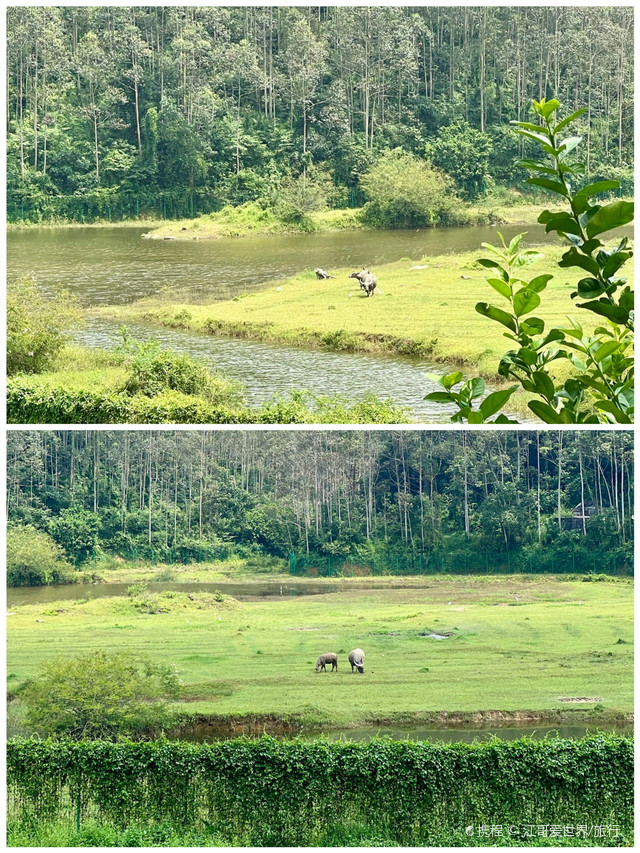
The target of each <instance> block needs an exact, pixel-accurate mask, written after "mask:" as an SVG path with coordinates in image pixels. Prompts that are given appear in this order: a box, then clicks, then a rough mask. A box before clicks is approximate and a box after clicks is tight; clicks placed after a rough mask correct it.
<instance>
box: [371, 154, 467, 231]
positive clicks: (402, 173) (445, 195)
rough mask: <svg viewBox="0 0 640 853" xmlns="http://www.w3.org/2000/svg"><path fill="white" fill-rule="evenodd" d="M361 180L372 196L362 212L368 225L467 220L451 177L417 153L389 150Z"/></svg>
mask: <svg viewBox="0 0 640 853" xmlns="http://www.w3.org/2000/svg"><path fill="white" fill-rule="evenodd" d="M360 183H361V186H362V188H363V190H364V192H365V194H366V196H367V198H368V201H367V203H366V204H365V206H364V209H363V211H362V216H363V221H364V222H365V223H366V224H367V225H372V226H374V227H378V228H423V227H428V226H431V225H460V224H462V223H463V222H464V217H465V214H464V211H463V208H462V203H461V201H460V199H458V198H457V197H456V194H455V188H454V185H453V181H452V180H451V178H448V177H447V176H446V175H444V174H443V173H442V172H439V171H438V170H437V169H434V168H433V167H432V166H430V165H429V164H428V163H427V162H426V161H424V160H420V159H419V158H418V157H415V156H414V155H413V154H407V153H405V152H403V151H400V150H399V149H396V150H394V151H388V152H387V153H386V154H383V156H382V157H381V158H380V159H379V160H378V162H377V163H376V164H375V165H374V166H373V167H372V168H371V169H370V170H369V171H368V172H367V173H366V175H363V177H362V178H361V181H360Z"/></svg>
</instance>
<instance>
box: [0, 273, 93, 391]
mask: <svg viewBox="0 0 640 853" xmlns="http://www.w3.org/2000/svg"><path fill="white" fill-rule="evenodd" d="M79 319H80V313H79V311H78V309H77V306H76V304H75V302H74V301H73V299H72V298H71V297H70V296H69V294H68V293H66V292H65V291H59V292H57V293H56V294H55V295H54V296H53V297H51V298H48V299H47V298H46V297H45V296H43V294H42V293H41V292H40V291H39V290H38V287H37V285H36V282H35V280H34V279H33V278H31V277H26V278H22V279H19V280H18V281H12V282H9V284H8V285H7V375H8V376H12V375H13V374H15V373H41V372H42V371H43V370H46V369H47V368H48V367H50V365H51V364H52V362H53V360H54V359H55V357H56V356H57V355H58V353H59V352H60V350H61V349H62V347H63V346H64V345H65V343H66V341H67V332H68V330H69V329H70V328H71V327H72V326H73V325H74V324H75V323H77V322H78V320H79Z"/></svg>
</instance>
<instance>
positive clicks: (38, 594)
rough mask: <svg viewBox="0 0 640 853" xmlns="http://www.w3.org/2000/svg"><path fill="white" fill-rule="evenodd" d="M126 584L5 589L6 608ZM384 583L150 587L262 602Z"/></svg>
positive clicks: (108, 592)
mask: <svg viewBox="0 0 640 853" xmlns="http://www.w3.org/2000/svg"><path fill="white" fill-rule="evenodd" d="M129 586H130V584H129V583H91V584H52V585H51V586H21V587H8V588H7V606H8V607H9V608H11V607H18V606H19V605H21V604H49V603H50V602H52V601H70V600H73V599H77V598H105V597H106V596H113V595H126V594H127V589H128V587H129ZM387 586H388V584H387V583H384V584H383V583H376V581H374V580H371V581H362V580H360V581H356V582H354V583H350V582H349V581H348V580H341V581H340V583H331V581H324V582H315V583H314V582H313V581H311V582H304V583H295V582H293V583H288V582H282V581H273V580H265V581H251V582H244V583H243V582H241V581H240V582H238V581H215V583H207V582H199V581H198V582H193V583H178V582H169V583H152V584H150V590H151V591H152V592H165V591H167V590H173V591H175V592H185V593H189V592H216V591H218V590H219V591H220V592H222V593H224V594H225V595H231V596H233V597H234V598H237V599H238V601H258V600H260V599H264V598H280V597H281V596H299V595H327V594H329V593H333V592H342V591H346V590H349V589H384V588H386V587H387ZM403 586H405V587H406V588H408V589H420V588H422V587H423V586H424V584H423V585H422V587H421V585H420V583H419V582H418V583H415V582H414V583H413V584H412V583H407V584H403Z"/></svg>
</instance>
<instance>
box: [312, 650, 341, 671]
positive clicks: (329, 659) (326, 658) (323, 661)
mask: <svg viewBox="0 0 640 853" xmlns="http://www.w3.org/2000/svg"><path fill="white" fill-rule="evenodd" d="M328 663H330V664H331V672H333V670H334V669H335V670H336V671H337V669H338V655H336V654H334V653H333V652H329V653H328V654H326V655H320V657H319V658H318V660H317V662H316V672H326V671H327V664H328Z"/></svg>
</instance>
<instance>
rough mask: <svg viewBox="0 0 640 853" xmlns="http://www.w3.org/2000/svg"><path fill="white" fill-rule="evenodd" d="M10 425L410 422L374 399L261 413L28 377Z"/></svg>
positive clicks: (288, 405)
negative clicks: (80, 387)
mask: <svg viewBox="0 0 640 853" xmlns="http://www.w3.org/2000/svg"><path fill="white" fill-rule="evenodd" d="M7 420H8V422H9V423H12V424H43V423H44V424H107V423H111V424H118V423H119V424H126V423H129V424H251V423H258V424H295V423H300V424H305V423H406V422H408V412H407V411H405V410H404V409H402V408H401V407H399V406H396V405H395V404H393V403H390V402H389V401H381V400H378V399H377V398H375V397H373V396H370V397H367V398H365V399H364V400H362V401H361V402H359V403H354V404H349V403H348V402H347V401H345V400H344V399H341V398H339V397H323V396H320V397H316V396H314V395H313V394H310V393H308V392H305V391H292V392H291V393H290V394H289V395H288V396H286V397H282V396H279V395H275V396H274V397H273V398H272V399H271V400H269V401H268V402H266V403H264V404H263V405H262V406H261V407H260V408H258V409H250V408H245V407H240V406H230V405H229V406H226V405H223V404H220V403H216V404H212V403H208V402H207V401H206V400H203V399H202V398H201V397H193V396H189V395H187V394H183V393H181V392H180V391H164V392H163V393H162V394H157V395H156V396H155V397H146V396H145V395H144V394H136V395H134V396H129V395H127V394H124V393H110V394H105V393H101V392H95V393H94V392H93V391H74V390H71V391H70V390H67V389H65V388H58V387H54V388H51V387H49V386H46V385H42V384H39V383H37V382H35V383H34V382H33V380H29V379H28V378H27V377H16V378H15V379H12V380H10V381H9V382H7Z"/></svg>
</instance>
